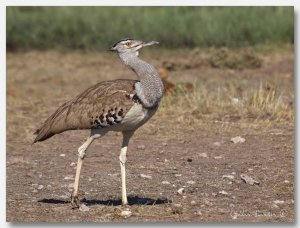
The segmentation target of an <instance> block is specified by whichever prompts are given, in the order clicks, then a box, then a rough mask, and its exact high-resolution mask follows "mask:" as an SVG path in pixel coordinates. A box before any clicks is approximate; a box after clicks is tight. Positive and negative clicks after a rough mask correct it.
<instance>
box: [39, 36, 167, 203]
mask: <svg viewBox="0 0 300 228" xmlns="http://www.w3.org/2000/svg"><path fill="white" fill-rule="evenodd" d="M154 44H158V42H156V41H150V42H143V41H140V40H134V39H123V40H120V41H119V42H117V43H116V44H114V45H113V46H112V47H111V49H110V50H111V51H114V52H117V54H118V56H119V57H120V59H121V61H122V62H123V63H124V64H125V65H126V66H128V67H129V68H130V69H132V70H133V71H134V72H135V73H136V74H137V76H138V78H139V80H126V79H119V80H113V81H105V82H100V83H98V84H96V85H94V86H92V87H90V88H88V89H87V90H85V91H84V92H83V93H81V94H79V95H78V96H76V97H75V98H73V99H72V100H70V101H68V102H66V103H64V104H63V105H61V106H60V107H59V108H58V109H57V110H56V112H55V113H53V114H52V115H51V116H50V117H49V118H48V119H47V120H46V121H45V122H44V124H43V125H42V126H41V127H40V128H39V129H38V130H37V131H36V132H35V134H37V136H36V138H35V140H34V143H35V142H38V141H43V140H46V139H48V138H50V137H51V136H53V135H55V134H59V133H61V132H64V131H67V130H78V129H90V130H91V132H90V136H89V137H88V138H87V140H86V141H85V142H84V143H83V144H82V145H81V146H80V147H79V148H78V163H77V168H76V175H75V181H74V189H73V192H72V195H71V204H72V206H73V207H79V206H80V200H79V197H78V187H79V177H80V171H81V167H82V163H83V160H84V158H85V153H86V150H87V149H88V147H89V146H90V145H91V143H92V142H93V141H94V140H95V139H97V138H100V137H102V136H104V135H105V134H106V133H107V132H108V131H120V132H122V134H123V143H122V147H121V152H120V156H119V160H120V166H121V184H122V204H123V205H126V204H128V201H127V195H126V180H125V178H126V174H125V163H126V153H127V147H128V143H129V140H130V138H131V137H132V135H133V134H134V132H135V130H136V129H137V128H139V127H140V126H142V125H143V124H144V123H145V122H146V121H148V120H149V119H150V118H151V117H152V116H153V115H154V113H155V112H156V110H157V108H158V105H159V102H160V100H161V98H162V96H163V94H164V86H163V82H162V80H161V78H160V76H159V74H158V73H157V71H156V70H155V68H154V67H153V66H152V65H150V64H149V63H147V62H145V61H143V60H141V59H140V58H139V57H138V55H139V49H141V48H143V47H146V46H150V45H154Z"/></svg>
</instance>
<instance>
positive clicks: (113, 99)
mask: <svg viewBox="0 0 300 228" xmlns="http://www.w3.org/2000/svg"><path fill="white" fill-rule="evenodd" d="M136 82H137V81H136V80H126V79H119V80H113V81H105V82H101V83H98V84H96V85H94V86H92V87H90V88H88V89H87V90H85V91H84V92H83V93H81V94H79V95H78V96H76V97H75V98H73V99H72V100H70V101H68V102H66V103H64V104H63V105H61V106H60V107H59V108H58V109H57V110H56V112H54V113H53V114H52V115H51V116H50V117H49V118H48V119H47V120H46V121H45V122H44V124H43V125H42V126H41V127H40V128H39V129H37V130H36V132H35V134H37V136H36V138H35V140H34V142H33V143H35V142H38V141H43V140H46V139H48V138H49V137H51V136H53V135H55V134H58V133H61V132H63V131H67V130H76V129H95V128H107V127H110V126H112V125H117V124H119V123H121V122H122V120H123V118H124V116H125V115H126V113H127V112H128V111H129V110H130V108H131V107H132V106H133V105H134V103H137V102H138V99H137V98H136V96H135V94H134V84H135V83H136Z"/></svg>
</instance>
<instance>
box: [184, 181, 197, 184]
mask: <svg viewBox="0 0 300 228" xmlns="http://www.w3.org/2000/svg"><path fill="white" fill-rule="evenodd" d="M186 183H188V184H195V183H196V182H195V181H192V180H190V181H187V182H186Z"/></svg>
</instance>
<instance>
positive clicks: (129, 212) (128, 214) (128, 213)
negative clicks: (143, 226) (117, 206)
mask: <svg viewBox="0 0 300 228" xmlns="http://www.w3.org/2000/svg"><path fill="white" fill-rule="evenodd" d="M120 215H121V216H122V217H124V218H129V217H130V216H131V215H132V212H131V211H129V210H125V211H122V212H121V214H120Z"/></svg>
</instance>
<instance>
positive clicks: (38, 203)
mask: <svg viewBox="0 0 300 228" xmlns="http://www.w3.org/2000/svg"><path fill="white" fill-rule="evenodd" d="M170 55H171V54H170ZM166 56H167V54H166V55H161V56H159V57H155V58H152V57H151V55H149V56H148V55H146V59H147V60H148V61H149V62H151V63H154V65H155V66H156V67H160V66H161V62H162V59H164V58H166ZM293 64H294V56H293V54H292V53H285V54H276V53H275V54H274V53H273V54H272V55H271V57H266V58H265V60H264V62H263V65H262V66H261V67H259V68H255V69H244V70H241V69H236V70H235V69H219V68H212V67H209V66H207V65H201V64H199V65H198V66H197V65H195V66H194V67H192V68H189V67H186V68H180V69H177V70H176V71H173V72H170V81H172V82H174V83H176V82H179V81H183V82H184V81H188V82H193V81H194V80H195V78H197V80H199V81H200V82H202V83H203V85H204V86H205V85H206V84H209V83H210V82H211V81H210V80H212V79H214V80H217V81H219V82H224V83H226V81H227V80H229V78H230V80H233V81H235V84H236V85H237V86H238V85H239V84H243V85H249V86H252V85H253V84H259V82H260V81H261V80H263V81H268V82H270V83H272V84H274V85H277V86H278V87H279V88H280V89H281V90H282V91H283V92H286V91H290V92H292V93H293V86H294V85H293ZM115 78H135V76H134V74H133V73H132V72H130V71H129V70H127V69H125V68H124V67H123V66H122V65H121V63H120V62H119V60H118V59H117V57H116V56H113V54H99V53H78V52H74V53H59V52H50V51H48V52H27V53H8V54H7V157H6V160H7V163H6V164H7V169H6V171H7V172H6V175H7V182H6V188H7V199H6V200H7V211H6V216H7V221H9V222H23V221H26V222H35V221H38V222H44V221H47V222H75V221H81V222H155V221H161V222H162V221H172V222H175V221H176V222H177V221H178V222H183V221H185V222H186V221H188V222H224V221H226V222H240V221H244V222H246V221H247V222H254V221H255V222H262V221H274V222H293V221H294V220H295V211H294V167H295V159H294V158H295V157H294V149H295V148H294V123H293V121H287V120H282V121H272V120H268V119H266V120H264V121H256V120H253V119H247V118H246V119H238V120H234V119H231V120H229V121H225V120H224V119H220V118H214V117H213V118H201V117H200V118H199V117H198V118H196V119H195V117H193V116H191V115H190V112H189V110H187V112H186V113H183V114H182V113H180V114H178V113H176V112H169V113H167V114H166V113H165V112H164V109H163V108H162V109H160V110H159V111H158V113H157V114H156V115H155V116H154V117H153V118H152V119H151V120H150V121H149V122H148V123H146V124H145V125H144V126H143V127H141V128H140V129H139V130H138V131H137V132H136V134H135V136H134V137H133V138H132V140H131V143H130V145H129V149H128V159H127V163H126V170H127V192H128V200H129V205H128V206H126V207H122V206H121V186H120V166H119V160H118V156H119V150H120V144H121V135H120V134H119V133H114V132H112V133H109V134H107V135H106V136H105V137H103V138H101V139H99V140H97V141H95V142H94V143H93V144H92V145H91V147H90V148H89V149H88V151H87V157H86V159H85V161H84V166H83V170H82V175H81V182H80V190H81V191H82V195H81V199H82V202H83V203H84V204H85V205H86V206H87V207H88V208H89V211H80V210H78V209H72V208H71V205H70V191H71V186H72V184H73V181H74V176H75V169H76V162H77V148H78V147H79V146H80V145H81V143H82V142H83V141H84V139H85V138H86V137H87V136H88V134H89V132H88V131H69V132H64V133H62V134H60V135H56V136H54V137H52V138H50V139H49V140H47V141H45V142H42V143H37V144H34V145H31V143H32V141H33V138H34V135H33V134H32V133H33V132H34V130H35V129H36V128H38V127H39V125H40V124H41V123H42V122H43V121H44V120H45V119H46V118H47V117H48V116H49V115H50V114H52V112H53V111H55V110H56V108H57V107H58V106H59V105H60V104H62V103H63V102H64V101H66V100H67V99H70V98H72V97H74V96H75V95H77V94H78V93H79V92H81V91H83V90H84V89H86V88H87V87H89V86H91V85H93V84H95V83H97V82H99V81H103V80H108V79H115ZM236 136H241V137H243V138H245V140H246V141H245V142H244V143H237V144H234V143H232V142H231V141H230V140H231V138H232V137H236ZM241 175H247V176H249V177H251V178H253V179H254V180H255V181H257V182H258V184H254V185H251V184H250V183H245V182H244V181H243V180H242V178H241ZM180 188H184V191H183V192H182V194H179V193H178V192H177V191H178V190H179V189H180ZM124 210H129V211H131V212H132V214H131V216H129V217H124V216H122V214H121V213H122V211H124Z"/></svg>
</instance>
